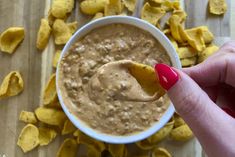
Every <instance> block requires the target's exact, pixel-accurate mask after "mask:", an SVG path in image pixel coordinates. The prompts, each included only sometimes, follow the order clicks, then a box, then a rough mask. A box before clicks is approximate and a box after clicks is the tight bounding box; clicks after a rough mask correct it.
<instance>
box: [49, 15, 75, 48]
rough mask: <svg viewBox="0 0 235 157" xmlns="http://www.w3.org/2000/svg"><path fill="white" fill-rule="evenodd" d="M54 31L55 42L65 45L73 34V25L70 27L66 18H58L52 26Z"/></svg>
mask: <svg viewBox="0 0 235 157" xmlns="http://www.w3.org/2000/svg"><path fill="white" fill-rule="evenodd" d="M52 32H53V36H54V40H55V44H57V45H63V44H66V43H67V41H68V40H69V39H70V37H71V36H72V31H71V27H69V26H68V25H67V24H66V23H65V22H64V20H61V19H56V20H55V21H54V23H53V26H52Z"/></svg>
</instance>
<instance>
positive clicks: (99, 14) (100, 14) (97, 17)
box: [92, 12, 104, 20]
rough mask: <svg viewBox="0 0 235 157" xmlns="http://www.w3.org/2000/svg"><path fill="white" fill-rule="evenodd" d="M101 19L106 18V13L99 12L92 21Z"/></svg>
mask: <svg viewBox="0 0 235 157" xmlns="http://www.w3.org/2000/svg"><path fill="white" fill-rule="evenodd" d="M101 17H104V13H102V12H98V13H96V14H95V15H94V17H93V18H92V20H96V19H99V18H101Z"/></svg>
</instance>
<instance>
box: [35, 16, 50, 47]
mask: <svg viewBox="0 0 235 157" xmlns="http://www.w3.org/2000/svg"><path fill="white" fill-rule="evenodd" d="M50 33H51V27H50V25H49V22H48V20H46V19H41V24H40V27H39V30H38V34H37V44H36V45H37V48H38V49H40V50H43V49H44V48H45V47H46V46H47V43H48V41H49V37H50Z"/></svg>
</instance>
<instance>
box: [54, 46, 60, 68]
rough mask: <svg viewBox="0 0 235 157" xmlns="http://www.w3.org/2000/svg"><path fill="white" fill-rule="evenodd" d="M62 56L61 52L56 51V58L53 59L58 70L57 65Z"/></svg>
mask: <svg viewBox="0 0 235 157" xmlns="http://www.w3.org/2000/svg"><path fill="white" fill-rule="evenodd" d="M60 55H61V50H56V52H55V55H54V58H53V67H54V68H56V67H57V64H58V62H59V59H60Z"/></svg>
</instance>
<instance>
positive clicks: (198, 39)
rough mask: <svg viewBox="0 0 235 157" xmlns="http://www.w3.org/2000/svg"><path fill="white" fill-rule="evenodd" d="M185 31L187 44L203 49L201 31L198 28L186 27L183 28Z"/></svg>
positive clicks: (204, 46)
mask: <svg viewBox="0 0 235 157" xmlns="http://www.w3.org/2000/svg"><path fill="white" fill-rule="evenodd" d="M185 33H186V38H187V41H188V43H189V45H191V46H192V47H193V48H195V49H196V50H197V51H203V50H204V49H205V48H206V45H205V41H204V39H203V35H202V31H200V29H187V30H185Z"/></svg>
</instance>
